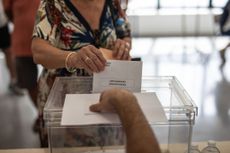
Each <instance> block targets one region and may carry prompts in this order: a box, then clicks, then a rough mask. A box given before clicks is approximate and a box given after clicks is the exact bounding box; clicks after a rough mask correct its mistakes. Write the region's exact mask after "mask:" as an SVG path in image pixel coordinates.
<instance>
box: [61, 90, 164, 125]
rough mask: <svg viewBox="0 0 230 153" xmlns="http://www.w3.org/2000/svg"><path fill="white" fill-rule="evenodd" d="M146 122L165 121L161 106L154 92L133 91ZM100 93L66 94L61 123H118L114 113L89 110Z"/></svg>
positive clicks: (118, 120)
mask: <svg viewBox="0 0 230 153" xmlns="http://www.w3.org/2000/svg"><path fill="white" fill-rule="evenodd" d="M134 95H135V96H136V98H137V100H138V103H139V105H140V107H141V109H142V111H143V113H144V115H145V116H146V118H147V120H148V122H149V123H150V124H151V123H156V122H166V121H167V118H166V115H165V112H164V110H163V107H162V105H161V103H160V101H159V100H158V98H157V96H156V94H155V93H134ZM99 97H100V94H67V95H66V98H65V103H64V107H63V112H62V120H61V125H65V126H73V125H94V124H120V119H119V117H118V115H117V114H116V113H94V112H91V111H90V110H89V107H90V106H91V105H92V104H95V103H97V102H98V100H99Z"/></svg>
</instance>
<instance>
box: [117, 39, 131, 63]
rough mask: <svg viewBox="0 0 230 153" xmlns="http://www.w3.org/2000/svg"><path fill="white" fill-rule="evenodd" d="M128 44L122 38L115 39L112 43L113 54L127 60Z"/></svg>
mask: <svg viewBox="0 0 230 153" xmlns="http://www.w3.org/2000/svg"><path fill="white" fill-rule="evenodd" d="M130 49H131V48H130V44H129V43H128V42H126V41H124V40H121V39H117V40H116V42H115V45H114V56H116V57H117V59H120V60H128V59H129V57H130V55H129V51H130Z"/></svg>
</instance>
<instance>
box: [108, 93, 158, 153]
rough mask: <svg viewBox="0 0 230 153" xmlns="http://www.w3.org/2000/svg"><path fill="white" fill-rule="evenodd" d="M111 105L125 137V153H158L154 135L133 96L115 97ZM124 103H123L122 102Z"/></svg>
mask: <svg viewBox="0 0 230 153" xmlns="http://www.w3.org/2000/svg"><path fill="white" fill-rule="evenodd" d="M115 96H116V97H118V98H114V100H112V103H113V105H114V107H115V110H116V111H117V113H118V115H119V117H120V119H121V122H122V125H123V127H124V130H125V133H126V136H127V153H140V152H142V153H160V148H159V145H158V142H157V140H156V138H155V135H154V133H153V131H152V129H151V127H150V126H149V124H148V122H147V120H146V118H145V116H144V114H143V113H142V111H141V108H140V107H139V105H138V103H137V100H136V98H135V97H134V96H122V95H115ZM124 101H125V102H124Z"/></svg>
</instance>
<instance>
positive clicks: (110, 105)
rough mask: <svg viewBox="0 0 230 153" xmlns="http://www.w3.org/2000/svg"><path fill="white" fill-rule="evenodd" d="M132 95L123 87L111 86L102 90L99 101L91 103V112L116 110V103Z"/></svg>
mask: <svg viewBox="0 0 230 153" xmlns="http://www.w3.org/2000/svg"><path fill="white" fill-rule="evenodd" d="M130 97H134V95H133V94H132V93H131V92H129V91H127V90H124V89H119V88H113V89H108V90H105V91H104V92H102V94H101V96H100V99H99V103H97V104H94V105H91V106H90V110H91V111H92V112H116V108H117V107H116V104H117V103H118V102H120V101H123V100H125V99H129V98H130Z"/></svg>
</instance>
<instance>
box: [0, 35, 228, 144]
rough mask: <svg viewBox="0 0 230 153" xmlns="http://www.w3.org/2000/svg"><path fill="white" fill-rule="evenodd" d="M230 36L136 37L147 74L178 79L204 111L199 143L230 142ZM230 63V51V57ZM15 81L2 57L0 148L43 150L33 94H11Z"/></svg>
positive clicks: (135, 47) (135, 49)
mask: <svg viewBox="0 0 230 153" xmlns="http://www.w3.org/2000/svg"><path fill="white" fill-rule="evenodd" d="M228 41H229V39H228V38H222V37H219V38H216V37H213V38H212V37H196V38H194V37H188V38H181V37H175V38H174V37H171V38H167V37H164V38H135V39H134V40H133V50H132V55H133V56H138V57H141V58H142V60H143V75H145V76H146V75H157V76H176V77H177V78H178V80H179V81H180V82H181V83H182V85H183V86H184V87H185V89H186V90H187V91H188V93H189V94H190V96H191V97H192V99H193V100H194V101H195V103H196V104H197V106H198V107H199V115H198V116H197V118H196V124H195V126H194V131H193V140H194V141H206V140H210V139H213V140H230V132H229V130H230V100H229V99H230V80H229V79H230V71H228V69H229V67H230V62H229V63H227V64H226V66H225V68H224V71H223V74H224V75H221V73H220V71H219V64H220V59H219V56H218V52H217V50H219V49H220V48H222V47H223V46H224V45H225V44H226V43H227V42H228ZM227 56H228V58H229V59H230V53H228V54H227ZM8 82H9V79H8V74H7V71H6V69H5V66H4V56H2V55H1V54H0V123H1V124H0V128H1V130H0V148H22V147H38V146H39V141H38V135H37V134H35V133H33V132H32V129H31V128H32V124H33V121H34V119H35V118H36V113H37V112H36V110H35V108H34V107H33V105H32V103H31V102H30V100H29V98H28V96H26V95H25V96H22V97H17V96H14V95H12V94H10V93H9V92H8V90H7V85H8Z"/></svg>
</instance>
